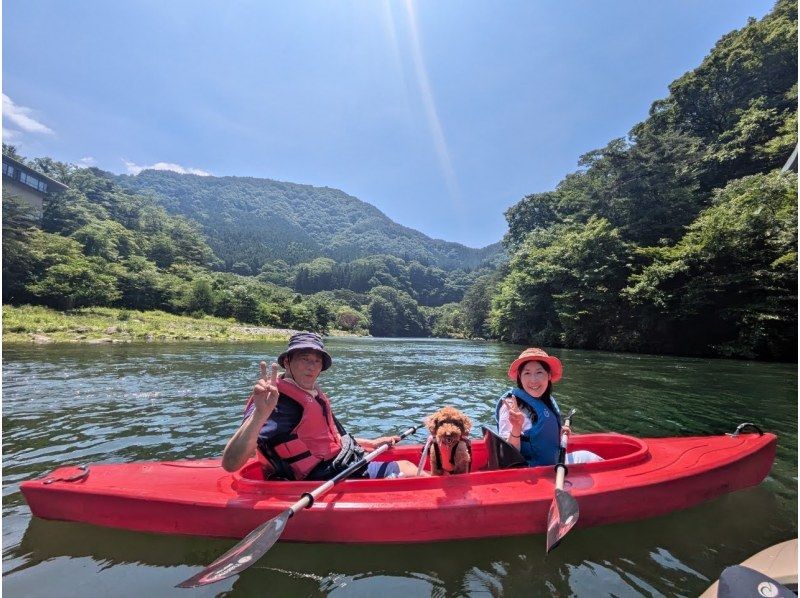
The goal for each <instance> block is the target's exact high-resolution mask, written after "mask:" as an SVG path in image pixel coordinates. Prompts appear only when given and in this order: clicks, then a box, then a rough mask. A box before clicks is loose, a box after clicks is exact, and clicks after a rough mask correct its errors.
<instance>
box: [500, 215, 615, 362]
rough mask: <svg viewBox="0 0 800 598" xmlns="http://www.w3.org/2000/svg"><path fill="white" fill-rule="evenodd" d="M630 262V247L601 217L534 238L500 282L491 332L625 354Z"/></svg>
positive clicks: (513, 338) (501, 336) (534, 341)
mask: <svg viewBox="0 0 800 598" xmlns="http://www.w3.org/2000/svg"><path fill="white" fill-rule="evenodd" d="M630 261H631V255H630V248H629V246H628V244H627V243H626V242H625V241H623V240H622V238H621V235H620V234H619V231H618V230H616V229H614V228H613V227H612V226H611V224H610V223H609V222H608V221H607V220H605V219H602V218H591V219H590V220H589V222H587V223H586V224H585V225H562V226H556V227H554V228H553V229H552V230H548V231H541V232H538V233H537V232H534V233H531V234H530V235H529V237H528V238H527V239H526V241H525V243H524V244H523V247H522V249H521V250H520V252H519V253H517V254H516V255H515V256H514V258H513V259H512V262H511V267H510V272H509V274H508V276H506V278H505V279H504V280H503V281H502V282H501V283H500V286H499V294H498V295H497V296H496V298H495V300H494V301H493V309H492V312H491V317H490V321H491V326H492V328H493V329H494V332H495V333H496V334H498V335H499V336H500V338H503V339H507V340H511V341H512V342H520V341H527V342H532V343H534V344H543V345H566V346H573V347H581V348H592V349H593V348H604V349H613V348H620V347H619V346H618V343H619V342H620V341H619V339H620V338H621V336H622V335H621V332H622V330H623V329H624V322H623V320H622V316H621V314H622V313H624V312H625V310H624V309H622V306H621V305H620V299H619V294H620V291H621V289H622V288H624V286H625V284H626V282H627V279H628V275H629V273H630Z"/></svg>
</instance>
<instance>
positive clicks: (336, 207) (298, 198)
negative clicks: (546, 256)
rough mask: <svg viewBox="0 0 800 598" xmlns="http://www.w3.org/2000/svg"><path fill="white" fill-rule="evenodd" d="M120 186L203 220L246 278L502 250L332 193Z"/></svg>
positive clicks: (225, 184) (242, 186)
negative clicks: (451, 237) (310, 266)
mask: <svg viewBox="0 0 800 598" xmlns="http://www.w3.org/2000/svg"><path fill="white" fill-rule="evenodd" d="M109 176H113V175H109ZM115 180H116V181H117V182H118V183H119V184H120V185H122V186H123V187H124V188H126V189H129V190H132V191H135V192H137V193H142V194H151V195H153V196H154V197H155V198H156V199H158V201H159V202H160V203H161V204H162V205H163V206H164V207H165V208H166V209H167V211H168V212H170V213H172V214H179V215H183V216H187V217H189V218H192V219H193V220H196V221H197V222H199V223H200V224H201V226H202V227H203V230H204V231H205V233H206V235H207V237H208V242H209V244H210V245H211V247H212V248H213V249H214V251H215V253H216V254H217V255H218V256H219V257H220V259H222V260H223V262H224V264H225V268H226V269H228V270H231V271H238V272H239V273H241V274H258V273H259V272H260V271H261V269H262V268H263V267H264V265H265V264H268V263H270V262H272V261H274V260H282V261H284V262H286V263H288V264H290V265H292V264H298V263H300V262H308V261H311V260H313V259H314V258H318V257H327V258H331V259H333V260H335V261H336V262H349V261H352V260H356V259H359V258H366V257H370V256H373V255H376V254H385V255H392V256H395V257H398V258H401V259H402V260H404V261H406V262H411V261H416V262H419V263H420V264H422V265H425V266H436V267H439V268H441V269H445V270H453V269H456V268H466V269H473V268H476V267H478V266H479V265H481V263H482V262H484V261H485V260H487V259H491V258H493V257H494V256H496V255H497V254H498V253H499V252H501V251H502V249H501V248H500V246H499V244H495V245H490V246H489V247H485V248H483V249H472V248H470V247H465V246H464V245H460V244H458V243H451V242H447V241H441V240H437V239H431V238H430V237H427V236H426V235H424V234H422V233H420V232H419V231H416V230H413V229H410V228H407V227H405V226H401V225H399V224H397V223H396V222H394V221H392V220H391V219H389V218H388V217H387V216H386V215H385V214H383V212H381V211H380V210H378V209H377V208H376V207H375V206H372V205H370V204H368V203H366V202H363V201H361V200H359V199H356V198H355V197H352V196H350V195H347V194H346V193H344V192H342V191H339V190H338V189H332V188H330V187H312V186H310V185H298V184H296V183H285V182H281V181H273V180H269V179H257V178H250V177H210V176H197V175H190V174H177V173H174V172H167V171H157V170H144V171H142V172H141V173H139V174H138V175H135V176H127V175H121V176H118V177H115Z"/></svg>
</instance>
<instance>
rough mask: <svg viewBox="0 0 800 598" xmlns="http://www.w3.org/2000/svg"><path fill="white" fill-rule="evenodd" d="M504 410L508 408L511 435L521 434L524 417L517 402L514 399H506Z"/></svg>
mask: <svg viewBox="0 0 800 598" xmlns="http://www.w3.org/2000/svg"><path fill="white" fill-rule="evenodd" d="M506 408H508V422H509V423H510V424H511V433H512V434H515V435H516V436H519V434H520V432H522V426H523V425H524V424H525V415H524V414H523V413H522V411H520V409H519V405H518V404H517V400H516V399H515V398H514V397H508V398H507V399H506Z"/></svg>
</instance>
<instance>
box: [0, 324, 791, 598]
mask: <svg viewBox="0 0 800 598" xmlns="http://www.w3.org/2000/svg"><path fill="white" fill-rule="evenodd" d="M283 346H284V343H258V344H255V343H253V344H214V345H209V344H202V345H199V344H197V345H192V344H180V345H156V344H149V345H113V346H46V347H22V346H6V347H5V348H4V351H3V590H4V591H5V592H7V594H6V595H7V596H26V597H34V596H46V597H48V598H51V597H52V596H133V597H137V598H140V597H141V596H152V597H159V596H173V595H174V596H187V595H193V596H267V595H269V596H365V597H366V596H377V595H380V596H381V597H382V598H388V597H392V596H403V597H409V596H437V597H443V596H537V595H543V596H549V595H556V596H593V597H594V596H640V595H645V596H696V595H698V594H699V593H701V592H702V591H703V590H704V589H705V588H706V587H707V586H708V585H709V584H710V583H711V582H712V581H713V580H714V579H715V578H716V577H717V576H718V575H719V573H720V571H721V570H722V569H723V568H724V567H726V566H728V565H730V564H735V563H738V562H740V561H742V560H744V559H745V558H746V557H748V556H750V555H751V554H753V553H755V552H757V551H759V550H761V549H762V548H765V547H767V546H769V545H771V544H774V543H776V542H779V541H783V540H786V539H789V538H791V537H795V536H797V366H796V365H793V364H767V363H757V362H747V361H730V360H712V359H694V358H679V357H664V356H648V355H630V354H613V353H601V352H591V351H567V350H562V351H557V352H556V354H557V355H558V356H559V357H560V358H561V359H562V361H563V362H564V366H565V378H564V380H562V381H561V382H560V383H558V384H557V386H556V389H555V390H556V396H557V398H558V400H559V403H560V404H561V406H562V408H570V407H576V408H578V414H577V415H576V417H575V419H574V422H573V429H574V430H575V431H576V432H590V431H605V430H611V431H617V432H624V433H628V434H633V435H639V436H674V435H690V434H718V433H723V432H727V431H732V430H733V429H734V427H735V426H736V425H737V424H738V423H740V422H744V421H752V422H757V423H758V424H759V425H761V427H762V428H764V429H765V430H769V431H773V432H775V433H777V434H778V436H779V445H778V454H777V459H776V462H775V465H774V467H773V469H772V472H771V474H770V475H769V476H768V478H767V479H766V480H765V481H764V482H763V483H762V484H761V485H760V486H759V487H756V488H751V489H748V490H743V491H739V492H736V493H734V494H730V495H727V496H724V497H722V498H719V499H716V500H714V501H712V502H709V503H706V504H704V505H701V506H698V507H695V508H692V509H688V510H685V511H681V512H676V513H673V514H670V515H667V516H664V517H659V518H655V519H651V520H647V521H642V522H635V523H630V524H617V525H609V526H604V527H596V528H591V529H576V530H573V531H572V532H570V534H569V535H568V536H567V537H566V538H565V539H564V541H563V542H562V544H561V546H560V547H559V548H558V549H557V550H555V551H554V552H553V553H551V554H550V555H549V556H548V557H547V558H545V555H544V545H545V540H544V537H543V536H523V537H512V538H503V539H491V540H479V541H461V542H444V543H433V544H422V545H419V544H416V545H386V546H380V545H379V546H375V545H370V546H357V545H325V544H291V543H279V544H278V545H276V547H274V548H273V549H272V550H271V551H270V552H269V553H268V554H267V555H266V556H265V557H264V558H263V559H262V560H261V561H259V562H258V563H257V564H256V565H255V566H253V567H252V568H250V569H249V570H247V571H246V572H244V573H243V574H242V575H241V576H240V577H239V578H238V579H231V580H226V581H224V582H221V583H219V584H216V585H214V586H209V587H206V588H202V589H196V590H178V589H175V588H174V587H173V586H174V585H175V584H176V583H178V582H180V581H182V580H183V579H185V578H186V577H188V576H190V575H191V574H194V573H195V572H197V570H198V568H199V567H201V566H204V565H206V564H208V563H209V562H211V561H212V560H214V558H216V557H217V556H219V554H221V553H222V552H224V551H225V550H227V549H228V548H230V547H231V546H232V545H233V544H234V541H232V540H220V539H208V538H187V537H178V536H166V535H157V534H144V533H135V532H126V531H120V530H112V529H103V528H98V527H94V526H89V525H84V524H76V523H65V522H51V521H44V520H39V519H33V518H32V517H31V514H30V511H29V509H28V508H27V506H26V505H25V502H24V500H23V498H22V495H21V494H20V492H19V483H20V482H21V481H23V480H26V479H30V478H33V477H38V476H41V475H42V474H44V473H46V472H48V471H50V470H51V469H53V468H55V467H57V466H58V465H60V464H64V463H97V462H121V461H134V460H172V459H182V458H205V457H214V456H218V455H219V454H220V452H221V450H222V448H223V446H224V444H225V442H226V441H227V439H228V438H229V437H230V435H231V434H232V433H233V432H234V430H235V429H236V427H237V425H238V423H239V421H240V420H239V418H240V414H241V409H242V406H243V404H244V401H245V398H246V396H247V394H248V392H249V388H250V387H251V386H252V384H253V383H254V381H255V379H256V377H257V373H258V362H259V360H261V359H267V360H274V359H275V358H276V356H277V354H278V353H280V351H281V349H282V347H283ZM328 347H329V349H330V351H331V353H332V354H333V356H334V367H333V368H331V369H330V370H329V371H328V372H326V373H325V374H323V377H322V378H321V383H322V385H323V387H324V388H325V389H326V390H327V391H328V393H329V395H330V396H331V397H332V398H333V403H334V406H335V409H336V412H337V416H338V417H339V419H340V420H341V421H342V422H343V423H344V424H345V426H346V427H347V428H348V429H349V430H351V431H353V432H356V433H357V434H358V435H360V436H367V437H369V436H379V435H384V434H387V433H391V432H394V431H399V430H402V429H405V428H406V427H408V424H409V422H412V421H420V420H421V419H422V418H423V417H424V416H425V415H428V414H429V413H431V412H432V411H434V410H435V409H436V408H437V406H438V405H440V404H443V403H448V404H452V405H455V406H457V407H459V408H460V409H462V410H463V411H465V412H466V413H467V414H468V415H469V416H470V417H472V418H473V420H474V421H475V422H476V423H489V422H491V421H492V419H493V410H494V404H495V400H496V397H497V396H498V395H499V394H500V393H501V392H502V391H503V390H505V389H506V388H507V387H508V385H509V380H508V379H507V378H505V371H506V369H507V367H508V364H509V363H510V362H511V360H513V358H514V357H516V355H517V354H518V353H519V352H520V350H521V349H522V348H521V347H518V346H512V345H503V344H496V343H484V342H470V341H450V340H429V339H411V340H397V339H349V338H348V339H330V340H329V341H328ZM476 428H477V426H476ZM423 439H424V438H423V437H422V435H419V438H418V441H419V442H421V441H422V440H423ZM465 524H468V522H465Z"/></svg>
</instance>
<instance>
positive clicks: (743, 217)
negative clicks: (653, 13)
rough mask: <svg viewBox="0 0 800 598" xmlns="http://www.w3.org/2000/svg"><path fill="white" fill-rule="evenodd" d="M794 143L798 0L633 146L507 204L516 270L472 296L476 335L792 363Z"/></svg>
mask: <svg viewBox="0 0 800 598" xmlns="http://www.w3.org/2000/svg"><path fill="white" fill-rule="evenodd" d="M796 144H797V3H796V0H781V1H779V2H778V3H777V4H776V6H775V9H774V10H773V11H772V12H771V13H770V14H769V15H767V16H766V17H765V18H764V19H762V20H761V21H755V20H751V21H750V22H749V23H748V25H747V26H746V27H744V28H743V29H741V30H739V31H734V32H732V33H730V34H728V35H726V36H724V37H723V38H722V39H721V40H720V41H719V42H718V43H717V45H716V47H715V48H714V49H713V50H712V52H711V53H710V54H709V56H708V57H706V59H705V60H704V61H703V63H702V64H701V65H700V67H698V68H697V69H695V70H693V71H691V72H689V73H686V74H685V75H684V76H682V77H681V78H679V79H678V80H676V81H675V82H673V83H672V85H670V95H669V97H667V98H665V99H663V100H659V101H657V102H655V103H654V104H653V106H652V108H651V110H650V116H649V118H648V119H647V120H646V121H644V122H642V123H639V124H637V125H636V126H635V127H633V129H632V130H631V132H630V135H629V136H628V137H627V138H626V139H615V140H613V141H611V142H610V143H609V144H608V145H607V146H606V147H604V148H602V149H599V150H596V151H593V152H589V153H588V154H586V155H585V156H583V157H582V158H581V160H580V163H579V164H580V166H581V169H580V170H579V171H577V172H575V173H573V174H570V175H569V176H567V177H566V178H565V179H564V180H563V181H562V182H561V183H560V184H559V185H558V187H557V188H556V189H555V190H554V191H550V192H547V193H540V194H535V195H530V196H528V197H526V198H524V199H523V200H522V201H520V202H519V203H518V204H517V205H515V206H513V207H512V208H510V209H509V210H508V212H507V213H506V217H507V219H508V223H509V230H508V233H507V235H506V237H505V239H504V243H505V245H506V247H507V248H508V250H509V253H510V255H511V259H510V263H509V267H508V272H507V273H506V274H505V275H504V276H503V278H502V280H501V281H499V282H492V283H491V284H490V283H489V281H488V279H484V280H482V281H480V282H479V283H476V285H475V286H474V287H473V288H471V289H470V290H469V291H468V292H467V294H466V296H465V299H464V302H462V309H463V311H464V312H465V314H469V317H468V318H467V319H468V321H469V322H470V329H471V330H470V332H472V333H473V334H480V331H482V330H486V328H487V327H488V329H489V333H490V334H491V335H493V336H496V337H498V338H501V339H506V340H511V341H514V342H527V343H535V344H544V345H556V346H568V347H581V348H597V349H612V350H632V351H651V352H674V353H683V354H717V355H725V356H739V357H761V358H771V359H787V360H790V359H796V355H797V177H796V175H795V174H794V173H793V172H787V173H781V172H780V170H779V169H780V167H781V166H782V165H783V164H784V162H785V161H786V159H787V158H788V157H789V155H790V154H791V153H792V150H793V148H794V147H795V145H796ZM489 294H490V295H491V308H488V306H487V301H486V296H487V295H489ZM481 309H485V311H483V315H484V316H485V317H484V319H483V320H482V319H481ZM487 324H488V326H487ZM481 335H482V334H481Z"/></svg>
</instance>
